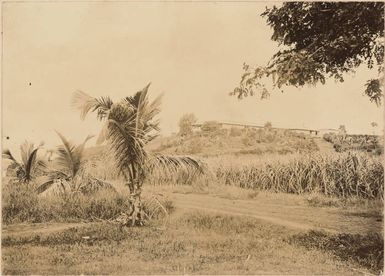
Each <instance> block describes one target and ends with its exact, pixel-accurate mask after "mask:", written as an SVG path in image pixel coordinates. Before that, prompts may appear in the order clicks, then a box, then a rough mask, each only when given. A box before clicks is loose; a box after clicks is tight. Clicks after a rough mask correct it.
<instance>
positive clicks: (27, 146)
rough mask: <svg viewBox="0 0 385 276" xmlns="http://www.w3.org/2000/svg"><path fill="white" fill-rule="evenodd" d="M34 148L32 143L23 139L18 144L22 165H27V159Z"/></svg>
mask: <svg viewBox="0 0 385 276" xmlns="http://www.w3.org/2000/svg"><path fill="white" fill-rule="evenodd" d="M34 149H35V148H34V145H33V143H28V142H27V141H25V142H24V143H23V144H21V145H20V155H21V161H22V164H23V165H24V167H26V166H27V163H28V159H29V157H30V156H31V154H32V152H33V151H34Z"/></svg>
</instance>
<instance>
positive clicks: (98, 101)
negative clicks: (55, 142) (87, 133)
mask: <svg viewBox="0 0 385 276" xmlns="http://www.w3.org/2000/svg"><path fill="white" fill-rule="evenodd" d="M71 104H72V106H73V107H75V108H77V109H79V110H80V118H81V119H82V120H84V119H85V117H86V115H87V114H88V113H89V112H94V111H96V112H97V118H98V119H99V120H103V119H104V118H106V117H107V116H108V113H109V110H110V109H111V107H112V105H113V102H112V100H111V99H110V98H109V97H100V98H94V97H91V96H90V95H88V94H87V93H84V92H83V91H80V90H78V91H76V92H74V94H73V96H72V101H71Z"/></svg>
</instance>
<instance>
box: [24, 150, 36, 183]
mask: <svg viewBox="0 0 385 276" xmlns="http://www.w3.org/2000/svg"><path fill="white" fill-rule="evenodd" d="M38 150H39V148H36V149H34V150H33V151H32V152H31V154H30V155H29V158H28V161H27V163H26V164H25V177H26V179H27V180H30V179H31V171H32V168H33V167H34V166H35V162H36V155H37V151H38Z"/></svg>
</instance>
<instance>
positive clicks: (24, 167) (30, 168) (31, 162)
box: [3, 141, 46, 183]
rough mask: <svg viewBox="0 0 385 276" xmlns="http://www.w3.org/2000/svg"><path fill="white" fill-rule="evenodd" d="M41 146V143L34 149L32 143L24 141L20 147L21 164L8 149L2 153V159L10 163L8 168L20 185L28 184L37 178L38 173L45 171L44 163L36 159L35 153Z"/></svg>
mask: <svg viewBox="0 0 385 276" xmlns="http://www.w3.org/2000/svg"><path fill="white" fill-rule="evenodd" d="M42 146H43V143H41V144H40V145H39V146H38V147H36V148H35V147H34V145H33V144H32V143H29V142H27V141H25V142H24V143H23V144H22V145H21V146H20V154H21V162H19V161H17V160H16V159H15V158H14V157H13V155H12V154H11V152H10V151H9V150H8V149H5V150H4V151H3V158H5V159H8V160H11V161H12V163H11V164H10V166H12V167H13V168H14V170H15V171H16V176H17V179H18V181H19V182H20V183H29V182H30V181H31V180H33V179H34V178H35V177H36V176H37V174H38V173H39V171H40V172H41V171H44V170H45V168H46V163H45V162H44V160H42V159H40V158H38V157H37V152H38V150H39V149H40V148H41V147H42Z"/></svg>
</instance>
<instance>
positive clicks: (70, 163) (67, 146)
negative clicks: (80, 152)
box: [55, 131, 76, 174]
mask: <svg viewBox="0 0 385 276" xmlns="http://www.w3.org/2000/svg"><path fill="white" fill-rule="evenodd" d="M56 133H57V135H58V136H59V137H60V139H61V141H62V143H63V144H62V145H60V146H59V147H58V149H57V155H58V156H57V158H56V159H55V165H56V166H57V167H58V168H59V169H61V170H64V171H67V172H70V173H71V174H73V173H74V167H75V162H76V161H75V160H74V159H75V158H74V155H73V151H74V149H75V145H74V144H72V143H71V142H70V141H68V140H67V138H65V137H64V136H63V135H62V134H61V133H59V132H58V131H56Z"/></svg>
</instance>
